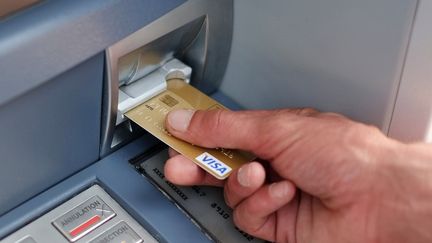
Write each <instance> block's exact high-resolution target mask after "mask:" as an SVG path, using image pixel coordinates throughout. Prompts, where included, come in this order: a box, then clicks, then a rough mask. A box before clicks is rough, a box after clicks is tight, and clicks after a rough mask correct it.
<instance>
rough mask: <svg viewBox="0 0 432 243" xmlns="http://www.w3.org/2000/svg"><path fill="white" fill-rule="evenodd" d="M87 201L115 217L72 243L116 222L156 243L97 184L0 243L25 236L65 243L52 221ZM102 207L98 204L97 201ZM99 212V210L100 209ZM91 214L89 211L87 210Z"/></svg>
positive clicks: (79, 241)
mask: <svg viewBox="0 0 432 243" xmlns="http://www.w3.org/2000/svg"><path fill="white" fill-rule="evenodd" d="M89 199H91V200H92V201H95V200H94V199H96V200H99V201H102V200H103V202H105V203H106V204H107V205H109V207H110V208H109V209H110V210H113V211H114V212H116V216H115V217H113V218H111V219H110V220H108V221H106V222H105V223H104V224H102V225H100V226H99V227H97V228H95V229H94V230H92V231H91V232H89V233H88V234H86V235H84V236H83V237H82V238H80V239H78V240H77V241H76V242H77V243H81V242H88V241H90V240H92V239H95V238H96V237H98V236H99V235H101V234H102V233H104V232H106V231H107V230H109V229H111V228H112V227H113V226H115V225H117V224H118V223H120V222H126V223H127V224H128V225H129V226H130V227H131V228H132V229H133V230H134V231H135V232H136V234H138V236H139V237H140V238H142V239H143V240H144V242H152V243H153V242H157V241H156V240H155V239H154V238H153V237H152V236H151V235H150V234H149V233H148V232H147V231H146V230H145V229H144V228H143V227H142V226H141V225H140V224H138V222H136V221H135V219H133V218H132V217H131V216H130V215H129V214H128V213H127V212H126V211H125V210H124V209H123V208H122V207H121V206H120V205H119V204H118V203H117V202H116V201H115V200H114V199H113V198H111V197H110V196H109V195H108V194H107V193H106V192H105V191H104V190H103V189H102V188H101V187H100V186H99V185H93V186H92V187H90V188H88V189H87V190H85V191H83V192H81V193H80V194H78V195H76V196H75V197H73V198H71V199H69V200H68V201H66V202H64V203H63V204H61V205H60V206H58V207H56V208H54V209H53V210H51V211H49V212H48V213H46V214H44V215H42V216H41V217H39V218H38V219H35V220H34V221H32V222H30V223H29V224H28V225H26V226H24V227H23V228H21V229H19V230H18V231H16V232H15V233H13V234H11V235H9V236H8V237H6V238H5V239H3V240H2V241H1V243H16V241H19V240H22V239H24V238H25V237H27V236H31V237H32V238H33V239H34V240H35V241H36V242H56V243H67V242H70V241H69V240H67V239H66V238H65V237H64V236H63V235H62V233H60V232H59V231H58V230H57V229H56V227H54V226H53V224H52V222H53V221H56V220H57V219H59V216H61V215H64V214H65V213H66V214H67V213H68V212H70V211H71V209H75V208H76V207H77V206H80V205H82V206H83V205H84V204H83V202H85V201H88V200H89ZM101 205H102V202H101ZM100 209H101V208H100ZM106 209H107V208H103V211H100V212H101V213H106ZM89 211H92V210H89ZM57 222H58V221H57Z"/></svg>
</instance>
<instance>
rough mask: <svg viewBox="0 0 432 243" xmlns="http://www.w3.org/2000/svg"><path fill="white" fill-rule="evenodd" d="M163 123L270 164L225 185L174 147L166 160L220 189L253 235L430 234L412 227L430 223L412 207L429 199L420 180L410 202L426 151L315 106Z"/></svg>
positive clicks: (179, 174) (179, 115)
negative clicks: (174, 151)
mask: <svg viewBox="0 0 432 243" xmlns="http://www.w3.org/2000/svg"><path fill="white" fill-rule="evenodd" d="M166 127H167V129H168V130H169V132H170V133H171V134H173V135H174V136H176V137H179V138H181V139H183V140H186V141H189V142H191V143H193V144H197V145H200V146H203V147H210V148H214V147H224V148H234V149H243V150H247V151H251V152H253V153H255V154H256V155H257V156H258V157H260V158H262V159H264V160H266V161H268V164H269V168H267V169H265V168H264V167H267V164H265V163H264V164H262V163H258V162H252V163H249V164H246V165H244V166H242V167H241V168H240V169H239V170H238V171H234V172H233V173H232V175H231V176H230V177H229V178H228V180H226V181H225V182H224V181H218V180H216V179H214V178H213V177H212V176H211V175H209V174H207V173H205V172H204V171H203V170H201V169H200V168H199V167H198V166H197V165H195V164H194V163H192V162H191V161H189V160H188V159H186V158H185V157H183V156H181V155H178V154H175V153H173V152H171V156H172V157H171V158H170V159H169V160H168V161H167V163H166V166H165V174H166V176H167V178H168V179H169V180H171V181H172V182H173V183H177V184H180V185H196V184H201V185H202V184H204V185H219V186H224V193H225V200H226V202H227V204H228V205H229V206H230V207H232V208H233V209H234V222H235V224H236V225H237V226H238V227H239V228H241V229H242V230H244V231H245V232H247V233H249V234H251V235H254V236H257V237H260V238H263V239H266V240H269V241H276V242H290V243H291V242H297V243H302V242H332V243H333V242H422V241H424V242H429V241H428V240H431V239H432V235H431V233H428V232H429V231H430V230H429V231H428V229H430V227H426V230H420V229H422V228H421V227H413V226H412V225H413V224H414V225H417V224H423V225H424V224H425V223H426V226H427V225H429V226H431V225H432V224H431V223H432V221H431V220H430V217H429V216H430V215H431V214H432V207H430V206H429V207H428V206H425V205H423V206H418V204H413V203H415V202H416V200H417V199H418V198H419V197H420V198H421V199H424V200H425V203H426V202H427V203H428V204H430V201H428V200H430V199H432V197H431V196H430V195H431V192H432V190H431V189H432V188H430V187H428V186H427V185H426V186H424V187H423V186H422V187H421V188H422V190H420V192H418V193H416V194H415V195H417V196H418V197H416V200H414V201H413V200H409V199H407V198H410V197H409V196H408V195H409V193H410V194H411V195H410V196H412V194H413V193H411V190H410V189H412V188H411V186H418V185H419V184H420V185H422V181H421V180H420V181H419V180H418V178H417V176H416V175H417V174H418V173H420V175H423V176H425V177H426V176H427V175H429V176H430V175H431V174H430V172H431V170H430V166H426V165H425V163H423V162H424V161H426V160H428V159H430V158H429V157H428V153H427V152H425V150H427V149H425V148H419V146H409V145H404V144H401V143H398V142H396V141H394V140H391V139H389V138H387V137H385V136H384V135H383V134H382V133H381V132H380V131H379V130H378V129H376V128H374V127H371V126H366V125H363V124H361V123H357V122H354V121H351V120H349V119H347V118H345V117H343V116H341V115H337V114H334V113H319V112H317V111H315V110H312V109H295V110H277V111H242V112H231V111H223V110H215V111H206V112H204V111H196V112H193V111H184V110H182V111H174V112H172V113H170V114H169V115H168V119H167V123H166ZM420 147H422V146H420ZM423 147H424V146H423ZM419 154H420V155H419ZM407 158H410V160H412V161H413V163H412V164H413V165H416V166H414V167H415V168H413V166H407V163H406V162H405V161H404V160H406V159H407ZM418 168H421V169H422V170H421V171H418ZM425 168H427V170H426V169H425ZM428 185H432V184H428ZM297 188H298V190H297ZM428 189H429V190H428ZM427 192H429V193H427ZM426 195H428V197H426ZM426 199H428V200H426ZM407 203H408V204H407ZM410 203H411V204H410ZM425 212H428V214H425ZM422 214H423V215H422Z"/></svg>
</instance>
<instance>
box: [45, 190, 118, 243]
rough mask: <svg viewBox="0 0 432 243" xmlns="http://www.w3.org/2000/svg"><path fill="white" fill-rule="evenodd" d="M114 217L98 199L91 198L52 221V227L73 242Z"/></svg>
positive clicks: (112, 212) (112, 211)
mask: <svg viewBox="0 0 432 243" xmlns="http://www.w3.org/2000/svg"><path fill="white" fill-rule="evenodd" d="M114 216H115V213H114V210H112V209H111V208H110V207H109V206H108V205H107V204H106V203H105V202H104V201H103V200H102V199H101V198H100V197H98V196H93V197H91V198H90V199H88V200H86V201H85V202H83V203H81V204H80V205H78V206H76V207H75V208H73V209H72V210H70V211H69V212H67V213H65V214H63V215H62V216H60V217H59V218H57V219H56V220H54V222H53V225H54V226H55V227H56V228H57V229H58V230H59V231H60V232H61V233H62V234H63V235H64V236H65V237H66V238H67V239H68V240H70V241H72V242H74V241H76V240H78V239H79V238H81V237H83V236H84V235H86V234H87V233H89V232H90V231H92V230H93V229H95V228H97V227H98V226H100V225H102V224H103V223H105V222H106V221H108V220H110V219H111V218H113V217H114Z"/></svg>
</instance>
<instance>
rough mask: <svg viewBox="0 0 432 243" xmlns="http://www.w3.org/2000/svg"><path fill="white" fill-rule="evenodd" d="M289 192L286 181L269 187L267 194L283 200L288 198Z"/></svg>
mask: <svg viewBox="0 0 432 243" xmlns="http://www.w3.org/2000/svg"><path fill="white" fill-rule="evenodd" d="M289 192H290V188H289V182H287V181H280V182H275V183H273V184H271V185H270V186H269V193H270V196H271V197H273V198H279V199H282V198H285V197H287V196H288V193H289Z"/></svg>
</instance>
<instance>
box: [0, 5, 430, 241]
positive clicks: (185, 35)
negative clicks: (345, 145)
mask: <svg viewBox="0 0 432 243" xmlns="http://www.w3.org/2000/svg"><path fill="white" fill-rule="evenodd" d="M431 22H432V3H431V2H429V1H424V0H423V1H422V0H405V1H395V0H363V1H356V0H343V1H340V0H320V1H318V0H303V1H291V0H273V1H260V0H234V1H233V0H164V1H160V0H121V1H120V0H92V1H86V0H75V1H69V0H56V1H54V0H20V1H7V0H0V242H20V243H24V242H25V243H27V242H78V243H80V242H263V241H262V240H260V239H257V238H254V237H253V236H251V235H248V234H247V233H245V232H242V231H241V230H240V229H238V228H236V227H235V225H233V223H232V214H231V213H232V212H231V210H230V209H229V208H228V207H227V206H226V205H225V203H224V201H223V192H222V191H221V189H219V188H211V187H201V186H193V187H180V186H176V185H174V184H172V183H170V182H169V181H167V180H166V179H165V177H164V174H163V164H164V162H165V160H166V159H167V152H166V149H167V148H166V146H164V145H163V144H162V143H161V142H160V141H158V140H157V139H156V138H154V137H153V136H151V135H149V134H148V133H146V132H145V131H143V130H142V129H141V128H140V127H139V126H137V125H136V124H134V123H133V122H131V121H130V120H128V119H127V118H125V117H124V113H125V112H126V111H128V110H130V109H132V108H133V107H135V106H137V105H139V104H140V103H142V102H145V101H146V100H148V99H149V98H150V97H152V96H154V95H155V94H158V93H159V92H161V91H163V90H164V89H165V87H166V79H167V78H168V77H177V78H181V79H183V80H184V81H185V82H189V83H190V84H191V85H193V86H195V87H196V88H198V89H200V90H201V91H203V92H205V93H206V94H208V95H210V96H211V97H213V98H214V99H216V100H218V101H219V102H221V103H222V104H224V105H225V106H227V107H229V108H231V109H234V110H236V109H244V108H252V109H258V108H281V107H305V106H307V107H315V108H318V109H320V110H324V111H333V112H340V113H343V114H345V115H347V116H349V117H351V118H353V119H356V120H360V121H362V122H366V123H370V124H374V125H376V126H377V127H379V128H380V129H381V130H382V131H383V132H384V133H386V134H388V135H389V136H391V137H394V138H397V139H400V140H403V141H424V142H430V141H432V130H431V126H430V125H431V111H432V109H431V108H432V94H431V93H432V82H431V80H430V78H431V77H432V44H431V43H432V33H431V31H429V30H430V23H431Z"/></svg>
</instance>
